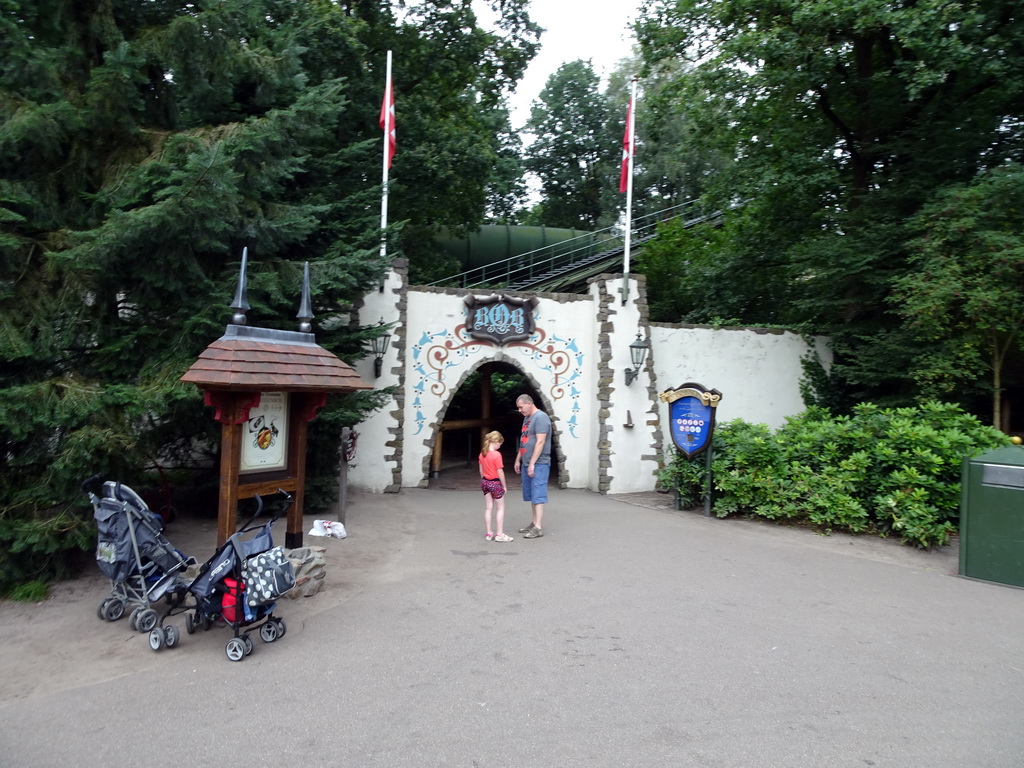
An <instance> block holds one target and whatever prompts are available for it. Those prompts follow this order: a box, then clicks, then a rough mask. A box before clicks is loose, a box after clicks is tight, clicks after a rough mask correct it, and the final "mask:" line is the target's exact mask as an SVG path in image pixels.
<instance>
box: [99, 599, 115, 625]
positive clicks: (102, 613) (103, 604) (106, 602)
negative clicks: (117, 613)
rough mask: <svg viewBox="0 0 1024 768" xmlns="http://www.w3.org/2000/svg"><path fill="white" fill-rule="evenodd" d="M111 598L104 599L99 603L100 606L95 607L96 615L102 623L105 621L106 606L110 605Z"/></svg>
mask: <svg viewBox="0 0 1024 768" xmlns="http://www.w3.org/2000/svg"><path fill="white" fill-rule="evenodd" d="M113 599H114V598H112V597H105V598H103V600H101V601H100V604H99V605H97V606H96V615H97V616H99V617H100V618H101V619H102V620H103V621H106V620H107V606H108V605H110V601H111V600H113Z"/></svg>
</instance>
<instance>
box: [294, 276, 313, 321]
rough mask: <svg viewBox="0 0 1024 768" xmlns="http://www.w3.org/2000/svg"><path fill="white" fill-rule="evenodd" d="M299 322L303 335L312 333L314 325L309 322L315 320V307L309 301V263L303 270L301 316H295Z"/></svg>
mask: <svg viewBox="0 0 1024 768" xmlns="http://www.w3.org/2000/svg"><path fill="white" fill-rule="evenodd" d="M295 317H296V318H297V319H298V320H299V330H300V331H301V332H302V333H312V332H313V325H312V323H310V322H309V321H310V320H312V319H313V305H312V303H311V302H310V300H309V262H308V261H307V262H306V263H305V265H304V266H303V268H302V301H301V303H300V304H299V314H297V315H296V316H295Z"/></svg>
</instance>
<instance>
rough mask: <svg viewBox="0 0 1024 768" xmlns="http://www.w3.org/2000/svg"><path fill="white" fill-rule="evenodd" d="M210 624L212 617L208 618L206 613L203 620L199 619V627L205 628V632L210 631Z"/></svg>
mask: <svg viewBox="0 0 1024 768" xmlns="http://www.w3.org/2000/svg"><path fill="white" fill-rule="evenodd" d="M210 623H211V622H210V617H209V616H207V615H206V614H205V613H204V614H203V616H202V618H200V619H199V626H201V627H202V628H203V631H204V632H207V631H209V629H210Z"/></svg>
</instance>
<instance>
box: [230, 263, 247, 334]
mask: <svg viewBox="0 0 1024 768" xmlns="http://www.w3.org/2000/svg"><path fill="white" fill-rule="evenodd" d="M248 262H249V248H248V247H245V248H243V249H242V269H241V271H240V272H239V273H238V288H237V289H236V290H235V299H234V301H232V302H231V308H232V309H233V310H235V311H234V314H232V315H231V322H232V323H234V324H235V325H245V313H246V312H247V311H248V309H249V298H248V296H247V295H246V288H245V269H246V265H247V264H248Z"/></svg>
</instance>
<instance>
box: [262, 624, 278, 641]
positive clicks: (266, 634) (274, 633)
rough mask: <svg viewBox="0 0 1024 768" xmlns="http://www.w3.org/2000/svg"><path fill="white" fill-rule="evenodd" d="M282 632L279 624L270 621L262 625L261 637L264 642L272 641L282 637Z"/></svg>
mask: <svg viewBox="0 0 1024 768" xmlns="http://www.w3.org/2000/svg"><path fill="white" fill-rule="evenodd" d="M280 635H281V633H280V632H278V629H277V624H276V622H273V621H268V622H267V623H266V624H264V625H262V626H261V627H260V639H261V640H263V642H264V643H272V642H274V641H275V640H277V638H278V637H280Z"/></svg>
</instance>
